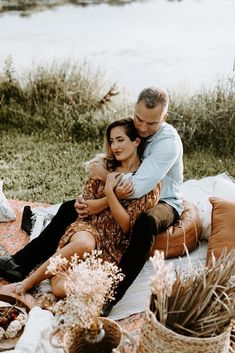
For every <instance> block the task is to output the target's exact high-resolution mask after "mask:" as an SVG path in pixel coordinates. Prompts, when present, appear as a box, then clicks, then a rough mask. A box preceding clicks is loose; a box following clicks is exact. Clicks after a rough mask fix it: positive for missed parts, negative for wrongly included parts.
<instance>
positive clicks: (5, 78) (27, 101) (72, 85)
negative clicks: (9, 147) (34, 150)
mask: <svg viewBox="0 0 235 353" xmlns="http://www.w3.org/2000/svg"><path fill="white" fill-rule="evenodd" d="M105 86H107V84H105V83H104V82H103V81H102V79H101V75H100V74H99V73H98V72H97V73H92V72H91V70H90V68H89V66H88V65H87V64H83V65H81V64H78V63H76V64H68V63H64V64H61V65H57V64H53V65H52V66H51V67H48V68H45V67H40V66H39V67H37V68H36V69H35V71H34V72H29V73H26V74H25V75H24V79H23V80H22V79H20V78H17V77H16V73H15V72H14V69H13V68H12V64H11V60H10V59H8V60H7V61H6V62H5V67H4V68H3V72H2V74H1V76H0V103H1V105H0V126H1V128H2V129H9V128H15V129H19V130H20V131H22V132H23V133H28V134H30V133H34V132H43V131H45V132H46V133H50V134H54V135H55V136H57V137H59V138H62V139H69V138H77V139H80V140H81V139H82V140H86V139H88V138H92V139H96V138H98V139H100V138H101V136H103V130H104V128H105V126H106V125H107V121H106V118H100V119H98V120H97V119H96V118H95V116H96V113H98V112H103V109H104V107H105V105H106V104H107V103H108V102H109V101H110V99H111V97H112V96H113V95H115V94H116V92H115V89H114V87H110V88H109V89H107V88H106V91H105V92H104V87H105Z"/></svg>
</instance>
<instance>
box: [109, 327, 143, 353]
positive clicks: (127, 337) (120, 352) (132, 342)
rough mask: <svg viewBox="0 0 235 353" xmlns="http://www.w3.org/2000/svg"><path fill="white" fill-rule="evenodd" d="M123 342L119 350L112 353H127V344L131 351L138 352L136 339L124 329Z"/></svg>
mask: <svg viewBox="0 0 235 353" xmlns="http://www.w3.org/2000/svg"><path fill="white" fill-rule="evenodd" d="M122 335H123V337H122V341H121V343H120V345H119V347H118V349H116V348H114V349H113V350H112V353H125V350H124V347H125V345H126V344H128V345H129V346H131V350H132V352H136V347H137V344H136V340H135V338H134V337H133V336H132V334H130V333H129V332H128V331H126V330H124V329H122Z"/></svg>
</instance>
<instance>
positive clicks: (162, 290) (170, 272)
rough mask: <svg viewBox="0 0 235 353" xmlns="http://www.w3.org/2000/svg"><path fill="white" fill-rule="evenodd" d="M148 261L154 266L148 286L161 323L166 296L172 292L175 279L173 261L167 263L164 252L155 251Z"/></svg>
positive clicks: (164, 317)
mask: <svg viewBox="0 0 235 353" xmlns="http://www.w3.org/2000/svg"><path fill="white" fill-rule="evenodd" d="M150 261H151V263H152V265H153V268H154V275H153V276H151V277H150V283H149V285H150V288H151V292H152V294H153V295H155V297H156V309H157V311H158V313H159V320H160V322H161V323H162V324H164V323H165V322H166V319H167V306H168V298H169V297H170V296H171V294H172V288H173V285H174V283H175V280H176V273H175V270H174V267H173V263H172V262H171V263H169V264H167V263H166V262H165V260H164V253H163V252H162V251H161V252H160V251H158V250H157V251H155V254H154V256H153V257H150Z"/></svg>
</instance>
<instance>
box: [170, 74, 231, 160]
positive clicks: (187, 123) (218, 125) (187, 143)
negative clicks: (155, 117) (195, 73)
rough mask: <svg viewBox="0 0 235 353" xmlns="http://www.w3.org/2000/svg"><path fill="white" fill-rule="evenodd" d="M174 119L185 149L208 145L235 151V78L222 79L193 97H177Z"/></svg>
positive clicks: (222, 151) (218, 150)
mask: <svg viewBox="0 0 235 353" xmlns="http://www.w3.org/2000/svg"><path fill="white" fill-rule="evenodd" d="M169 122H171V123H172V124H173V125H174V126H175V127H176V129H177V130H178V132H179V134H180V136H181V138H182V141H183V145H184V149H185V151H187V152H188V151H190V152H192V151H194V150H201V149H204V150H206V151H213V152H215V153H218V154H222V155H228V154H231V153H233V154H234V153H235V143H234V141H235V80H234V79H228V81H227V82H226V83H224V84H222V83H218V85H217V86H216V87H215V89H214V90H213V91H202V92H200V93H198V94H195V95H193V96H192V97H190V98H183V97H181V96H180V97H173V99H172V102H171V107H170V118H169Z"/></svg>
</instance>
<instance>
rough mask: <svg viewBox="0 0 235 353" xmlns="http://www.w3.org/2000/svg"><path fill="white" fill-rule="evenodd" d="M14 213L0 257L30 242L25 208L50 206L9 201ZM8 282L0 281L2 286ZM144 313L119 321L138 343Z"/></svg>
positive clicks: (1, 228)
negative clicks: (22, 225) (25, 222)
mask: <svg viewBox="0 0 235 353" xmlns="http://www.w3.org/2000/svg"><path fill="white" fill-rule="evenodd" d="M8 201H9V203H10V205H11V207H12V209H13V211H14V212H15V215H16V220H15V221H13V222H4V223H0V256H2V255H5V254H8V253H9V254H11V255H12V254H15V253H16V252H17V251H18V250H20V249H21V248H23V247H24V246H25V245H26V244H27V243H28V241H29V236H28V234H27V233H26V232H24V231H23V230H22V229H21V220H22V213H23V209H24V207H25V206H30V207H32V208H35V207H39V206H42V207H47V206H49V205H48V204H43V203H38V202H26V201H18V200H8ZM6 283H7V282H6V281H5V280H3V279H0V286H2V285H3V284H6ZM142 317H143V313H141V314H136V315H132V316H130V317H128V318H126V319H123V320H118V321H117V322H118V323H119V325H120V326H121V327H122V328H123V329H124V330H126V331H128V332H129V333H131V334H132V335H133V336H134V337H135V339H136V341H137V342H138V339H139V334H140V327H141V323H142ZM126 352H127V353H129V352H131V350H130V349H128V347H127V349H126Z"/></svg>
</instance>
